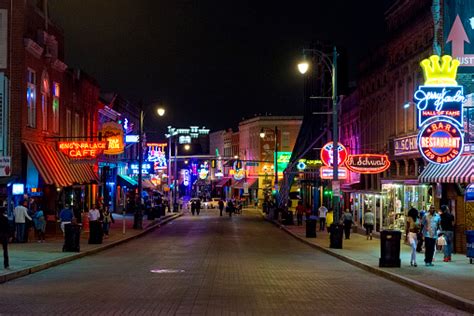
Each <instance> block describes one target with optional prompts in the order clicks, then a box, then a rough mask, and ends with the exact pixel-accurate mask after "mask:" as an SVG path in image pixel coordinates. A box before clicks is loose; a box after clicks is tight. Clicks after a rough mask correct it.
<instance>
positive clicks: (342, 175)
mask: <svg viewBox="0 0 474 316" xmlns="http://www.w3.org/2000/svg"><path fill="white" fill-rule="evenodd" d="M333 173H334V169H333V168H331V167H328V166H322V167H321V168H319V176H320V177H321V179H332V178H333ZM347 173H348V172H347V169H346V168H344V167H338V168H337V177H338V179H342V180H344V179H347Z"/></svg>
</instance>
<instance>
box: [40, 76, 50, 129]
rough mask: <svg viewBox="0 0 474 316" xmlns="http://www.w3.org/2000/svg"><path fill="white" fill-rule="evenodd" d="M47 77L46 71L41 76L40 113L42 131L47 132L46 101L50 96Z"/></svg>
mask: <svg viewBox="0 0 474 316" xmlns="http://www.w3.org/2000/svg"><path fill="white" fill-rule="evenodd" d="M49 88H50V87H49V75H48V72H47V71H46V70H44V71H43V73H42V74H41V113H42V116H41V117H42V123H43V124H42V127H43V131H47V130H48V99H49V95H50V89H49Z"/></svg>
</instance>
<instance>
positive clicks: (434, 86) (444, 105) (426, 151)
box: [414, 55, 465, 164]
mask: <svg viewBox="0 0 474 316" xmlns="http://www.w3.org/2000/svg"><path fill="white" fill-rule="evenodd" d="M440 61H441V62H440ZM459 64H460V62H459V60H456V59H454V60H453V59H452V57H451V56H447V55H445V56H443V57H441V58H440V57H439V56H436V55H433V56H431V57H430V58H429V59H424V60H423V61H421V63H420V65H421V68H422V69H423V74H424V77H425V86H420V87H419V89H418V90H417V91H416V92H415V95H414V99H415V101H417V109H418V125H419V127H420V131H419V133H418V149H419V150H420V153H421V155H422V156H423V157H424V158H425V159H426V160H428V161H429V162H432V163H435V164H445V163H451V162H453V161H455V160H456V159H457V158H459V156H460V155H461V153H462V151H463V134H462V126H463V104H464V102H465V97H464V94H463V87H462V86H458V85H457V82H456V73H457V68H458V66H459Z"/></svg>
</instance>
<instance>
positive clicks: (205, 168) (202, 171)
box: [198, 161, 209, 180]
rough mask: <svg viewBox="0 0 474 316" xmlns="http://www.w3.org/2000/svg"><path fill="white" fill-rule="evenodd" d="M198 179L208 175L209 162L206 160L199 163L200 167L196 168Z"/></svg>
mask: <svg viewBox="0 0 474 316" xmlns="http://www.w3.org/2000/svg"><path fill="white" fill-rule="evenodd" d="M198 174H199V179H201V180H206V179H207V176H208V175H209V164H208V162H207V161H204V163H202V164H201V168H200V169H199V170H198Z"/></svg>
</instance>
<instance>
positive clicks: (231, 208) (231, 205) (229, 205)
mask: <svg viewBox="0 0 474 316" xmlns="http://www.w3.org/2000/svg"><path fill="white" fill-rule="evenodd" d="M227 212H228V213H229V217H232V213H233V212H234V203H233V202H232V200H229V201H228V202H227Z"/></svg>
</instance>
